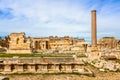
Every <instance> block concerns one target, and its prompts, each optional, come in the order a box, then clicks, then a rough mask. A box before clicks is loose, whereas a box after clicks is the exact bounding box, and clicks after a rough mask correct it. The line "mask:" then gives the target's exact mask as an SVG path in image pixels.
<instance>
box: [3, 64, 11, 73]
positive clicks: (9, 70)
mask: <svg viewBox="0 0 120 80" xmlns="http://www.w3.org/2000/svg"><path fill="white" fill-rule="evenodd" d="M4 71H5V72H11V65H10V64H5V66H4Z"/></svg>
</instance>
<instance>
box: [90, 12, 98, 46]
mask: <svg viewBox="0 0 120 80" xmlns="http://www.w3.org/2000/svg"><path fill="white" fill-rule="evenodd" d="M91 17H92V25H91V26H92V34H91V36H92V47H96V46H97V26H96V10H92V11H91Z"/></svg>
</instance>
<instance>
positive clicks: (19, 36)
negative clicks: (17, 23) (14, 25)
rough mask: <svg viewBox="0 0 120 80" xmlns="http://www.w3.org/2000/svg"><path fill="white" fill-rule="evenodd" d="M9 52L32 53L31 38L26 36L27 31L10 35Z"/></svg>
mask: <svg viewBox="0 0 120 80" xmlns="http://www.w3.org/2000/svg"><path fill="white" fill-rule="evenodd" d="M9 38H10V40H9V49H8V51H7V52H8V53H31V43H32V41H31V39H30V38H26V37H25V33H23V32H21V33H11V34H10V36H9Z"/></svg>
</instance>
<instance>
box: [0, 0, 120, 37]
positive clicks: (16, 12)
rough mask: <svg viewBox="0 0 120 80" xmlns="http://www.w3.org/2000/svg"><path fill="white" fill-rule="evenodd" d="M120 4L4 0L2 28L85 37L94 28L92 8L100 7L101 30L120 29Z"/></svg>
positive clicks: (112, 1)
mask: <svg viewBox="0 0 120 80" xmlns="http://www.w3.org/2000/svg"><path fill="white" fill-rule="evenodd" d="M119 4H120V1H119V0H0V32H1V33H4V32H5V33H6V32H8V33H11V32H26V33H27V35H31V36H50V35H58V36H64V35H70V36H74V37H77V36H81V37H82V35H81V33H89V32H90V31H91V10H92V9H96V10H97V23H98V24H97V27H98V34H100V33H103V32H104V33H119V30H120V23H119V22H118V21H120V7H119ZM115 35H116V34H115ZM85 36H90V34H89V35H85ZM103 36H106V35H103ZM117 36H118V35H117ZM118 37H119V36H118Z"/></svg>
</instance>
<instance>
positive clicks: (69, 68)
mask: <svg viewBox="0 0 120 80" xmlns="http://www.w3.org/2000/svg"><path fill="white" fill-rule="evenodd" d="M66 72H72V69H71V64H66Z"/></svg>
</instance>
